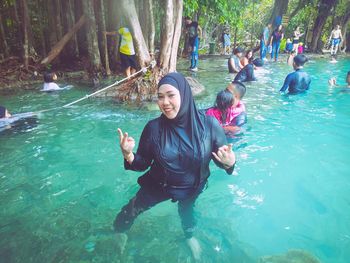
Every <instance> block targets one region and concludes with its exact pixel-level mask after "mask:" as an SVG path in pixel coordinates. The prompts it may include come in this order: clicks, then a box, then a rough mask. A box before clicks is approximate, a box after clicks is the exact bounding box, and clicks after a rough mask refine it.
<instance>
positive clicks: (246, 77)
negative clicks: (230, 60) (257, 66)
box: [235, 64, 256, 82]
mask: <svg viewBox="0 0 350 263" xmlns="http://www.w3.org/2000/svg"><path fill="white" fill-rule="evenodd" d="M235 81H240V82H246V81H256V78H255V76H254V65H253V64H248V65H246V66H245V67H244V68H242V69H241V71H240V72H238V74H237V75H236V77H235Z"/></svg>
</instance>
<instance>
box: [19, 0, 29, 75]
mask: <svg viewBox="0 0 350 263" xmlns="http://www.w3.org/2000/svg"><path fill="white" fill-rule="evenodd" d="M20 7H21V15H22V32H23V64H24V67H25V69H26V70H28V65H29V38H28V26H29V15H28V5H27V0H21V1H20Z"/></svg>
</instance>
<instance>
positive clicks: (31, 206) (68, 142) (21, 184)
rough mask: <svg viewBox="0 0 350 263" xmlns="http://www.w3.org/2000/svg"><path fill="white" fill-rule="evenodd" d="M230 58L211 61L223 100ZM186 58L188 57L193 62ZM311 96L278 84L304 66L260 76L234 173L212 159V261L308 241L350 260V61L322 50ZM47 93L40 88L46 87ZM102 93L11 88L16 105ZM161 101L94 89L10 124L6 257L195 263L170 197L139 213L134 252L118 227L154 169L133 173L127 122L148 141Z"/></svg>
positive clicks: (207, 213) (209, 83) (202, 201)
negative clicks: (140, 102) (22, 123)
mask: <svg viewBox="0 0 350 263" xmlns="http://www.w3.org/2000/svg"><path fill="white" fill-rule="evenodd" d="M226 63H227V62H226V60H224V59H223V58H210V59H203V60H202V61H200V66H199V68H200V71H199V72H198V73H196V77H197V78H198V79H199V80H200V82H201V83H203V84H204V85H205V87H206V91H205V93H204V94H202V95H201V96H199V97H197V98H196V101H197V104H199V106H200V107H202V108H204V107H208V106H211V105H212V104H213V102H214V99H215V96H216V93H217V92H218V91H219V90H220V89H223V88H224V87H225V85H226V83H228V81H229V78H230V77H229V76H228V74H226V71H227V70H226V66H227V65H226ZM187 66H188V65H187V61H186V62H180V63H179V71H181V72H184V73H185V74H188V75H189V74H190V73H188V72H186V71H185V69H186V67H187ZM306 70H307V71H308V72H309V73H311V75H312V87H311V90H310V92H308V94H306V95H299V96H291V97H288V96H281V95H279V93H278V92H277V91H278V89H279V87H280V86H281V85H282V82H283V80H284V77H285V76H286V74H287V73H288V72H290V71H291V69H290V68H289V67H288V66H287V65H285V64H284V63H283V62H280V63H277V64H276V63H269V64H267V65H266V67H265V69H264V70H263V71H260V73H259V72H257V73H258V74H257V75H258V78H259V82H256V83H252V84H248V85H247V87H248V92H247V94H246V97H245V98H244V101H245V103H246V107H247V111H248V124H247V129H246V132H245V133H244V134H243V135H242V136H241V137H240V138H239V140H238V142H236V143H235V149H236V155H237V161H238V162H237V167H236V171H235V173H234V176H228V175H226V174H225V172H223V171H222V170H220V169H218V168H217V167H215V166H214V165H213V164H212V165H211V171H212V175H211V177H210V180H209V187H208V188H207V189H206V190H205V191H204V192H203V193H202V194H201V195H200V197H199V198H198V200H197V203H196V216H197V219H198V229H197V231H196V237H197V238H198V240H199V242H200V244H201V246H202V250H203V252H202V262H258V260H259V258H260V257H262V256H267V255H275V254H284V253H286V252H287V251H288V250H290V249H299V250H303V251H305V252H307V253H309V254H312V255H313V256H315V257H317V258H318V259H320V260H321V261H322V262H330V263H345V262H348V261H349V260H348V259H349V258H350V249H349V248H350V224H349V222H350V213H349V211H350V180H349V175H350V164H349V162H348V157H349V156H350V134H349V129H350V118H349V117H350V107H349V105H350V93H344V92H341V89H337V88H330V87H328V85H327V80H328V79H329V78H330V77H331V76H335V77H337V78H338V82H340V83H343V84H345V81H344V78H345V74H346V72H347V71H348V70H350V60H349V59H348V58H341V59H340V60H339V62H338V63H337V64H328V61H327V60H326V59H311V61H310V62H309V63H308V64H307V66H306ZM38 90H39V87H38ZM88 92H90V91H89V90H87V89H86V88H84V87H78V86H75V87H74V88H72V89H70V90H65V91H61V92H60V93H56V94H44V93H41V92H39V91H27V92H23V93H18V94H16V95H6V96H1V97H0V104H1V105H6V106H7V107H8V108H9V109H10V110H11V111H12V112H26V111H34V110H39V109H44V108H50V107H55V106H58V105H63V104H65V103H68V102H70V101H73V100H75V99H77V98H79V97H81V96H84V95H85V94H86V93H88ZM149 108H150V107H144V106H143V107H139V106H130V105H121V104H116V103H114V102H112V101H110V100H103V99H96V98H93V99H89V100H87V101H85V102H81V103H80V104H77V105H75V106H73V107H71V108H70V109H61V110H57V111H53V112H47V113H44V114H42V115H40V116H39V118H38V123H37V124H36V125H34V126H33V127H31V128H29V129H28V130H24V131H23V130H22V131H20V130H14V131H12V130H6V131H4V132H1V133H0V158H1V161H0V217H1V223H0V261H1V262H193V259H192V258H191V252H190V250H189V249H188V247H187V245H186V243H185V240H184V238H183V233H182V229H181V225H180V219H179V217H178V215H177V207H176V204H174V203H171V202H164V203H161V204H160V205H158V206H156V207H154V208H152V209H151V210H149V211H147V212H146V213H144V214H142V215H141V216H139V217H138V218H137V220H136V221H135V223H134V225H133V227H132V228H131V229H130V231H129V232H128V235H129V239H128V243H127V246H126V249H125V251H124V253H123V254H122V255H120V253H119V252H118V249H117V247H118V246H117V240H115V237H114V235H113V234H112V231H111V225H112V222H113V220H114V217H115V215H116V214H117V213H118V212H119V210H120V209H121V207H122V206H123V205H124V204H125V203H126V202H128V200H129V199H130V198H131V197H133V196H134V194H135V193H136V191H137V190H138V185H137V183H136V180H137V177H138V176H139V175H141V174H139V173H136V172H131V171H124V169H123V162H122V156H121V154H120V151H119V146H118V143H117V142H118V138H117V133H116V129H117V127H120V128H122V129H123V130H125V131H128V132H129V134H130V135H131V136H133V137H134V138H135V139H136V140H137V141H138V139H139V137H140V133H141V131H142V129H143V127H144V125H145V124H146V122H147V121H148V120H150V119H152V118H154V117H156V116H158V115H159V112H158V111H156V110H149Z"/></svg>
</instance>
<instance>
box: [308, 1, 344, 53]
mask: <svg viewBox="0 0 350 263" xmlns="http://www.w3.org/2000/svg"><path fill="white" fill-rule="evenodd" d="M336 1H337V0H321V2H320V5H319V8H318V14H317V18H316V20H315V24H314V27H313V30H312V40H311V46H310V49H311V51H312V52H316V51H319V50H320V49H321V47H320V41H319V40H320V39H321V33H322V30H323V27H324V25H325V23H326V20H327V18H328V16H329V14H330V12H331V10H332V9H333V7H334V5H335V4H336Z"/></svg>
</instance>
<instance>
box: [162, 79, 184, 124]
mask: <svg viewBox="0 0 350 263" xmlns="http://www.w3.org/2000/svg"><path fill="white" fill-rule="evenodd" d="M158 106H159V109H160V110H161V112H162V113H163V114H164V115H165V116H166V117H167V118H168V119H174V118H175V117H176V115H177V113H178V112H179V109H180V106H181V97H180V92H179V90H178V89H176V88H175V87H174V86H172V85H169V84H163V85H161V86H160V87H159V90H158Z"/></svg>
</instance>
